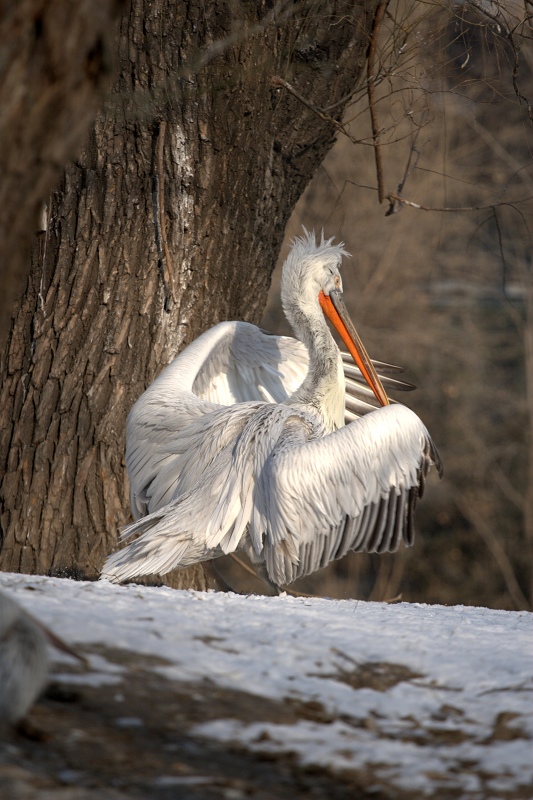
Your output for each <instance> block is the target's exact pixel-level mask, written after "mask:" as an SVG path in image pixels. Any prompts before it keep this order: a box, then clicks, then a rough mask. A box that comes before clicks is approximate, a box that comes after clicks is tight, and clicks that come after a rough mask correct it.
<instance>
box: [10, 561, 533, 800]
mask: <svg viewBox="0 0 533 800" xmlns="http://www.w3.org/2000/svg"><path fill="white" fill-rule="evenodd" d="M0 588H1V589H3V590H6V591H7V592H8V593H9V594H10V595H11V596H12V597H14V599H16V600H18V601H19V602H20V603H21V604H22V605H23V606H24V607H25V608H27V609H28V610H29V611H30V612H31V613H33V614H34V615H35V616H37V617H38V618H39V619H41V620H42V621H43V622H44V623H45V624H46V625H48V626H49V627H50V628H52V629H53V630H54V631H55V632H56V633H57V634H58V635H59V636H61V638H63V639H64V640H65V641H66V642H67V643H68V644H70V645H71V646H74V647H75V646H76V645H78V646H80V647H83V649H84V652H85V651H88V652H89V656H88V662H89V665H88V669H87V671H86V672H85V673H84V674H73V673H72V672H69V671H68V670H67V669H66V668H65V664H66V663H67V661H68V656H65V655H63V654H61V653H56V652H53V653H51V657H52V659H53V673H54V675H55V677H56V678H59V679H60V680H62V681H65V682H66V681H77V682H82V683H91V684H92V685H99V684H102V683H114V684H116V685H117V691H120V684H121V682H122V681H123V680H126V679H127V668H126V667H124V668H123V667H119V666H117V665H116V664H113V663H111V661H110V660H108V659H106V658H105V647H109V648H113V649H116V648H119V649H123V650H127V651H131V652H134V653H139V654H141V655H143V656H146V655H148V656H154V655H156V656H157V660H156V661H154V663H152V662H149V664H150V666H149V668H150V669H152V670H154V671H156V672H158V673H160V674H161V675H164V676H165V677H166V678H169V679H171V680H174V681H178V682H181V683H183V682H194V683H195V684H197V683H199V682H201V681H203V680H206V679H208V680H210V681H212V682H214V683H216V684H218V685H219V686H221V687H226V688H228V689H232V690H237V691H246V692H248V693H251V694H253V695H259V696H262V697H265V698H270V699H272V700H276V701H279V702H284V703H286V702H288V701H289V702H291V701H292V702H293V703H294V702H296V703H302V704H307V707H308V708H312V709H314V710H315V711H316V712H317V713H316V714H315V717H316V718H315V719H313V718H309V715H308V716H307V718H302V717H300V718H298V719H297V721H296V722H294V723H293V724H288V723H284V724H280V723H279V722H278V723H277V722H272V721H270V720H263V719H257V720H256V721H254V722H252V723H250V722H247V723H245V722H242V721H241V720H238V719H229V718H228V719H215V720H212V721H209V722H206V723H204V724H200V725H198V724H196V725H195V726H192V724H191V728H190V731H189V733H190V734H191V735H192V736H195V737H206V738H210V739H215V740H220V741H222V742H227V741H232V742H237V743H240V744H241V745H242V746H243V747H245V748H248V749H250V750H252V751H261V752H276V753H292V754H295V755H296V756H297V757H298V759H299V760H300V761H301V763H303V764H307V765H318V766H321V767H324V768H326V769H329V770H332V771H339V772H345V771H348V772H353V771H357V770H366V771H368V770H369V769H370V770H372V772H373V774H374V775H375V779H376V784H375V785H376V787H377V788H379V786H380V785H385V786H388V787H389V788H390V787H396V788H397V789H398V790H403V791H406V792H409V791H418V792H419V793H421V794H426V795H428V796H429V795H431V794H435V793H436V792H437V793H438V791H439V790H444V789H447V790H448V789H454V790H456V791H459V792H460V793H461V796H463V797H465V798H476V797H495V798H496V797H500V796H502V795H504V794H505V793H507V792H512V791H514V790H516V788H517V787H524V786H528V785H530V784H531V782H532V781H533V768H532V758H531V739H532V738H533V714H532V702H531V700H532V692H533V658H532V656H533V614H530V613H528V612H509V611H495V610H489V609H485V608H471V607H463V606H456V607H453V608H452V607H442V606H427V605H421V604H407V603H401V604H397V605H387V604H382V603H364V602H358V601H334V600H326V599H317V598H315V599H307V598H305V599H303V598H298V599H296V598H293V597H288V596H286V595H282V596H280V597H259V596H247V597H244V596H237V595H234V594H221V593H215V592H207V593H202V592H187V591H175V590H172V589H167V588H164V587H163V588H148V587H141V586H134V585H130V586H115V585H111V584H109V583H106V582H99V583H88V582H75V581H71V580H66V579H57V578H56V579H54V578H46V577H42V576H27V575H11V574H0ZM91 645H98V646H99V652H98V654H96V653H91ZM102 647H103V648H104V651H103V653H104V654H103V655H102V649H101V648H102ZM309 704H311V705H309ZM317 710H318V711H317ZM124 712H125V713H124V715H123V717H122V718H120V719H121V721H119V723H118V724H122V725H124V726H126V725H137V724H140V723H141V721H140V720H136V719H135V718H131V717H128V715H127V709H126V708H125V709H124ZM311 716H312V715H311Z"/></svg>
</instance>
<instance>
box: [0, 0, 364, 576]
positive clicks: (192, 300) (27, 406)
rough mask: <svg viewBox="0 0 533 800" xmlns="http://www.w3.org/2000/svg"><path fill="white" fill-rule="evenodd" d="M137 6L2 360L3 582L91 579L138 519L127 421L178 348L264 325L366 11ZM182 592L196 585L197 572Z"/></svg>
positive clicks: (358, 49) (348, 78) (344, 94)
mask: <svg viewBox="0 0 533 800" xmlns="http://www.w3.org/2000/svg"><path fill="white" fill-rule="evenodd" d="M270 6H271V4H269V3H266V2H257V3H249V2H244V0H242V2H232V3H230V2H213V3H205V2H203V1H202V2H200V1H199V0H192V2H189V3H183V2H175V0H169V1H168V2H164V0H152V1H151V2H142V0H133V3H132V8H131V12H130V13H129V14H128V15H127V16H125V17H124V19H123V20H122V23H121V28H120V36H119V40H118V51H119V53H118V59H119V65H120V77H119V80H118V83H117V86H116V90H115V92H114V94H113V95H112V96H111V99H110V100H109V102H108V104H107V108H106V110H105V111H104V113H102V114H101V115H100V116H99V118H98V119H97V121H96V124H95V125H94V128H93V131H92V133H91V136H90V139H89V141H88V142H87V145H86V147H85V148H84V149H83V152H81V153H80V155H79V157H78V159H77V160H76V162H75V163H73V164H71V165H69V166H68V167H67V169H66V172H65V175H64V177H63V179H62V181H61V184H60V186H59V187H58V188H57V189H56V190H55V191H53V192H52V194H51V196H50V199H49V203H48V205H47V213H46V225H45V226H43V227H45V228H46V230H45V231H43V232H42V233H41V234H40V235H39V237H38V241H36V243H35V246H34V249H33V256H32V266H31V278H30V281H29V284H28V288H27V291H26V293H25V294H24V296H23V298H22V300H21V302H20V307H19V309H18V312H17V315H16V318H15V320H14V324H13V326H12V329H11V333H10V336H9V339H8V341H7V345H6V349H5V356H4V358H5V361H4V368H3V384H2V397H1V403H2V413H3V415H4V419H6V420H7V421H11V424H8V425H7V426H6V427H5V428H4V430H3V433H2V441H1V450H0V465H3V468H4V476H3V480H2V484H1V498H0V499H1V504H2V505H1V518H0V519H1V526H2V530H3V534H4V544H3V550H2V554H1V566H2V568H3V569H8V570H14V571H18V570H20V571H24V572H45V573H52V574H76V575H78V576H85V577H93V576H95V575H96V574H97V573H98V571H99V569H100V567H101V565H102V563H103V559H104V558H105V556H106V554H108V553H109V552H110V551H111V550H112V549H113V548H115V547H116V543H117V531H118V530H119V528H120V526H121V525H123V524H124V523H125V522H127V521H128V518H129V502H128V487H127V481H126V479H125V471H124V430H125V420H126V415H127V412H128V410H129V408H130V407H131V405H132V404H133V402H134V401H135V399H136V398H137V397H138V396H139V395H140V394H141V392H142V391H143V390H144V388H145V387H146V386H147V385H148V384H149V383H150V382H151V381H152V380H153V378H154V377H155V376H156V375H157V373H158V372H159V371H160V370H161V368H162V367H163V366H164V365H165V364H167V363H168V362H169V361H170V360H171V359H172V357H173V356H175V355H176V354H177V352H178V350H179V349H180V348H181V347H182V346H183V345H184V344H186V343H188V342H190V341H191V340H192V339H193V338H195V337H196V336H198V334H200V333H201V332H202V331H203V330H205V329H206V328H208V327H209V326H211V325H213V324H215V323H216V322H218V321H220V320H223V319H231V318H241V319H246V320H249V321H252V322H257V321H258V320H259V319H260V316H261V312H262V309H263V305H264V302H265V300H266V293H267V289H268V285H269V280H270V274H271V271H272V269H273V267H274V264H275V261H276V257H277V254H278V251H279V247H280V243H281V240H282V236H283V230H284V227H285V223H286V221H287V219H288V216H289V214H290V211H291V209H292V208H293V206H294V204H295V202H296V200H297V199H298V197H299V196H300V194H301V192H302V191H303V189H304V187H305V185H306V183H307V182H308V181H309V179H310V178H311V176H312V174H313V172H314V170H315V169H316V168H317V166H318V165H319V164H320V162H321V160H322V158H323V157H324V155H325V153H326V152H327V150H328V148H329V147H330V146H331V144H332V140H333V135H334V127H333V125H332V124H331V122H329V121H327V120H324V119H323V118H321V117H319V116H317V115H316V114H315V113H313V112H312V111H311V110H310V109H309V108H308V107H307V106H306V105H305V104H304V103H302V102H301V100H300V99H298V98H297V97H295V96H294V95H293V94H291V92H290V91H288V90H287V89H286V88H279V86H275V85H274V84H273V83H272V78H273V77H276V76H278V77H282V78H283V79H284V80H285V81H287V82H289V83H290V84H291V85H292V86H293V87H294V88H295V89H297V90H298V91H299V92H300V93H301V95H304V96H305V97H306V98H309V99H310V100H311V101H312V102H313V103H314V104H315V105H317V106H319V107H323V108H325V107H328V106H330V107H332V108H333V110H332V112H331V113H332V115H333V116H334V117H335V118H336V119H339V118H340V117H341V116H342V113H343V109H344V107H345V104H346V101H347V98H348V97H349V96H350V94H351V92H352V91H353V90H354V87H355V85H356V81H357V78H358V76H359V75H360V73H361V71H362V69H363V66H364V61H365V53H366V49H367V46H368V29H369V25H370V22H371V19H370V15H369V11H370V10H372V8H373V5H372V3H368V4H366V7H365V4H364V3H362V2H361V3H357V2H356V3H354V2H353V1H352V0H338V2H335V1H334V0H331V1H330V2H319V3H309V4H308V5H306V4H305V3H304V4H303V6H302V5H300V6H297V7H296V8H298V11H296V12H294V13H292V14H291V13H290V11H289V10H287V9H288V8H289V7H288V6H285V5H283V6H281V7H276V8H277V9H278V11H279V8H283V9H285V12H284V17H283V19H282V20H281V21H279V20H278V24H273V20H274V19H275V17H274V16H272V15H273V14H274V12H272V11H271V12H270V16H269V8H270ZM179 576H180V577H179V578H178V581H177V583H176V582H174V585H188V586H190V585H195V586H198V587H202V586H203V585H204V584H203V580H202V577H201V570H196V572H195V571H194V570H193V572H192V573H191V572H190V571H183V572H180V573H179Z"/></svg>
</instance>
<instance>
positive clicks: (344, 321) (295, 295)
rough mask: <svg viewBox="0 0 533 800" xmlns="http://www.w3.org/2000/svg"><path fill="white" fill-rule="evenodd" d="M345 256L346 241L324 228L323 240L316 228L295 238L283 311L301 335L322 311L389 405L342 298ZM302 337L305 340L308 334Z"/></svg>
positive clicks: (285, 279) (284, 280)
mask: <svg viewBox="0 0 533 800" xmlns="http://www.w3.org/2000/svg"><path fill="white" fill-rule="evenodd" d="M343 256H347V257H350V254H349V253H348V252H346V250H345V249H344V243H343V242H340V243H339V244H333V238H331V239H327V240H325V239H324V232H323V231H322V236H321V239H320V243H317V240H316V237H315V233H314V231H311V232H309V231H307V230H306V229H305V228H304V235H303V236H299V237H297V238H295V239H293V242H292V248H291V251H290V253H289V255H288V257H287V260H286V261H285V264H284V265H283V273H282V278H281V303H282V306H283V310H284V312H285V314H286V316H287V319H288V320H289V322H290V323H291V325H292V326H293V328H294V329H295V331H296V332H297V333H298V334H300V335H301V334H302V333H303V332H304V331H305V329H307V330H308V331H309V332H310V333H311V334H312V333H313V327H314V326H315V325H316V323H317V316H318V317H320V316H321V311H322V313H323V314H324V315H325V316H326V317H327V318H328V319H329V320H330V322H331V323H332V325H333V326H334V327H335V329H336V330H337V332H338V334H339V336H340V337H341V339H342V340H343V342H344V344H345V345H346V347H347V348H348V350H349V352H350V354H351V356H352V358H353V359H354V361H355V363H356V364H357V366H358V367H359V369H360V370H361V372H362V374H363V376H364V378H365V380H366V382H367V383H368V385H369V386H370V388H371V389H372V391H373V392H374V394H375V395H376V397H377V399H378V400H379V402H380V403H381V405H383V406H384V405H388V404H389V399H388V397H387V395H386V393H385V390H384V388H383V386H382V384H381V381H380V379H379V377H378V375H377V373H376V370H375V368H374V365H373V364H372V362H371V360H370V358H369V356H368V353H367V352H366V350H365V348H364V345H363V343H362V341H361V339H360V337H359V335H358V333H357V331H356V330H355V327H354V325H353V323H352V321H351V319H350V316H349V314H348V310H347V308H346V306H345V304H344V300H343V299H342V278H341V275H340V267H341V262H342V257H343ZM302 338H303V339H304V341H305V338H306V337H305V336H302Z"/></svg>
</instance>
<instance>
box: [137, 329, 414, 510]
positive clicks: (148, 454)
mask: <svg viewBox="0 0 533 800" xmlns="http://www.w3.org/2000/svg"><path fill="white" fill-rule="evenodd" d="M308 365H309V356H308V352H307V349H306V347H305V345H303V344H302V343H301V342H299V341H298V340H297V339H292V338H291V337H289V336H274V335H272V334H269V333H266V332H264V331H262V330H260V329H259V328H257V327H256V326H255V325H250V324H249V323H247V322H221V323H220V324H219V325H215V327H213V328H210V330H208V331H206V332H205V333H204V334H202V335H201V336H200V337H199V338H198V339H196V340H195V341H194V342H193V343H192V344H190V345H189V346H188V347H186V348H185V350H183V352H182V353H180V355H179V356H177V358H175V359H174V360H173V361H172V362H171V363H170V364H169V365H168V367H166V368H165V369H164V370H163V372H162V373H161V374H160V375H159V376H158V378H157V379H156V380H155V381H154V382H153V383H152V384H151V385H150V386H149V387H148V389H147V390H146V392H144V394H143V395H142V396H141V397H140V398H139V400H138V401H137V402H136V403H135V405H134V406H133V408H132V410H131V412H130V414H129V416H128V423H127V434H126V466H127V469H128V476H129V480H130V499H131V508H132V512H133V516H134V517H135V519H139V518H140V517H143V516H145V515H146V514H149V513H151V512H153V511H157V510H158V509H160V508H161V507H162V506H164V505H166V504H167V503H169V502H170V501H171V499H172V498H173V497H175V496H177V494H178V493H180V492H183V491H187V490H188V489H189V488H190V487H191V486H193V485H194V484H195V483H197V482H198V481H199V480H200V478H201V476H202V474H203V471H204V470H205V468H206V466H207V465H208V464H209V463H211V460H212V459H213V457H214V455H215V453H216V452H217V451H218V450H219V449H222V448H223V447H224V446H225V444H226V443H227V442H228V441H229V437H230V436H231V435H237V433H238V432H239V430H240V427H239V425H240V417H239V414H238V413H237V412H235V414H232V416H231V417H228V421H227V422H226V421H225V419H226V418H224V419H222V418H221V417H220V416H217V415H216V413H215V412H216V411H217V410H219V409H220V407H221V406H232V407H237V405H238V404H240V403H247V402H271V403H283V402H284V401H285V400H287V398H288V397H289V396H290V395H292V394H293V393H294V392H295V391H296V389H297V388H298V387H299V386H300V385H301V383H302V382H303V381H304V379H305V376H306V374H307V370H308ZM380 367H383V371H385V372H388V371H391V370H392V371H399V368H397V367H392V366H391V365H386V364H383V365H380ZM344 368H345V375H346V392H347V394H346V422H350V421H352V420H353V419H356V418H357V417H359V416H361V415H362V414H366V413H367V412H368V411H372V410H373V409H374V407H375V398H374V395H373V394H372V392H371V390H370V389H369V388H368V387H367V385H366V383H365V381H364V378H363V377H362V375H361V373H360V372H359V370H358V369H357V368H356V367H355V366H354V364H353V361H351V356H348V355H347V356H346V359H345V364H344ZM383 380H384V382H385V386H386V388H402V387H408V386H409V384H403V383H402V382H401V381H392V382H391V379H387V378H384V379H383ZM387 381H389V382H388V383H387ZM392 384H394V386H393V385H392Z"/></svg>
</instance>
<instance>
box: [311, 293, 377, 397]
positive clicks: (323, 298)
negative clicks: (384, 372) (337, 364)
mask: <svg viewBox="0 0 533 800" xmlns="http://www.w3.org/2000/svg"><path fill="white" fill-rule="evenodd" d="M318 302H319V303H320V306H321V308H322V311H323V312H324V314H325V315H326V317H327V318H328V319H329V321H330V322H331V324H332V325H333V327H334V328H335V330H336V331H337V333H338V334H339V336H340V337H341V339H342V341H343V342H344V344H345V345H346V347H347V348H348V350H349V352H350V355H351V356H352V358H353V360H354V361H355V363H356V364H357V366H358V367H359V369H360V370H361V373H362V375H363V377H364V379H365V381H366V382H367V383H368V385H369V386H370V388H371V389H372V391H373V392H374V394H375V395H376V397H377V399H378V401H379V402H380V403H381V405H382V406H388V405H390V400H389V398H388V397H387V395H386V394H385V389H384V388H383V385H382V383H381V381H380V379H379V377H378V374H377V372H376V370H375V369H374V365H373V364H372V362H371V360H370V358H369V356H368V353H367V352H366V350H365V348H364V345H363V342H362V341H361V339H360V338H359V334H358V333H357V331H356V330H355V328H354V325H353V323H352V321H351V319H350V317H349V315H348V310H347V308H346V306H345V305H344V300H343V299H342V296H341V293H340V292H338V291H336V290H334V291H332V292H330V294H329V297H328V295H325V294H324V292H322V291H320V292H319V293H318Z"/></svg>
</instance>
